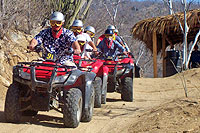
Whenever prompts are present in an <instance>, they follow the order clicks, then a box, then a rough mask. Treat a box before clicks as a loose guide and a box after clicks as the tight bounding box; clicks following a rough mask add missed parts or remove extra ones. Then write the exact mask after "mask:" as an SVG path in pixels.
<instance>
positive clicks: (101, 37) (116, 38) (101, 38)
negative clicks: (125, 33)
mask: <svg viewBox="0 0 200 133" xmlns="http://www.w3.org/2000/svg"><path fill="white" fill-rule="evenodd" d="M107 30H112V31H113V32H114V30H115V26H113V25H109V26H108V27H107ZM104 38H105V35H104V34H103V35H101V36H100V37H99V38H98V40H97V45H98V44H99V43H100V42H101V41H102V40H103V39H104ZM113 40H116V41H118V42H119V43H120V44H121V45H122V46H123V47H124V48H125V45H124V43H123V42H122V40H121V39H120V37H118V36H116V35H115V34H113Z"/></svg>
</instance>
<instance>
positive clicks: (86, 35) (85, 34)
mask: <svg viewBox="0 0 200 133" xmlns="http://www.w3.org/2000/svg"><path fill="white" fill-rule="evenodd" d="M81 35H84V36H85V38H86V41H87V42H90V41H92V39H91V38H90V36H89V35H88V34H87V33H82V34H81Z"/></svg>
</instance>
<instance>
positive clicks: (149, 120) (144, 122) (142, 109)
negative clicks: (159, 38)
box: [0, 69, 200, 133]
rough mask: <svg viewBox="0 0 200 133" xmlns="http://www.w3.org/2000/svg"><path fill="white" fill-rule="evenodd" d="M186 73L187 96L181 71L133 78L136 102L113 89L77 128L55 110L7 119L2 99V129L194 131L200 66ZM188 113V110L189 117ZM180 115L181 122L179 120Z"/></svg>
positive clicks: (0, 126) (3, 130)
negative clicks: (16, 120) (18, 120)
mask: <svg viewBox="0 0 200 133" xmlns="http://www.w3.org/2000/svg"><path fill="white" fill-rule="evenodd" d="M185 77H186V82H187V88H188V96H189V98H188V99H186V98H185V95H184V90H183V87H182V83H181V80H180V78H179V76H178V75H175V76H173V77H170V78H157V79H153V78H140V79H134V97H135V101H134V102H124V101H121V99H120V94H118V93H110V94H108V98H107V104H106V105H103V106H102V108H100V109H95V110H94V116H93V119H92V121H91V122H89V123H80V125H79V127H78V128H76V129H70V128H64V126H63V123H62V115H61V114H59V113H57V112H55V111H50V112H40V113H39V115H38V116H36V117H32V118H30V117H24V118H23V119H22V122H21V123H20V124H11V123H6V122H5V120H4V114H3V110H4V109H3V108H4V99H1V100H0V132H6V133H7V132H28V133H31V132H49V133H52V132H58V133H59V132H72V133H73V132H74V133H76V132H77V133H80V132H81V133H84V132H87V133H94V132H97V133H102V132H106V133H108V132H115V133H116V132H147V131H148V132H175V131H180V132H183V131H191V132H195V131H198V130H199V129H200V127H198V126H199V125H198V123H200V119H199V118H196V116H198V115H199V114H200V111H199V109H200V106H199V102H200V100H199V99H200V90H199V89H200V84H199V81H200V69H193V70H190V71H187V72H185ZM4 97H5V96H4ZM190 104H191V106H190ZM170 109H171V110H170ZM181 109H182V110H181ZM184 109H186V110H184ZM166 111H167V112H168V113H169V114H167V113H165V112H166ZM158 114H160V115H158ZM185 114H186V115H187V114H188V115H187V119H186V118H185V117H186V116H185ZM176 116H180V118H179V117H177V118H176ZM188 118H190V119H188ZM195 118H196V119H195ZM180 119H181V120H182V121H180V122H181V123H180V122H178V121H179V120H180ZM169 120H170V122H169ZM191 122H193V123H194V124H192V125H191V124H190V125H189V126H190V128H188V127H187V126H185V124H187V125H188V123H191ZM173 123H175V124H173ZM168 127H170V128H168Z"/></svg>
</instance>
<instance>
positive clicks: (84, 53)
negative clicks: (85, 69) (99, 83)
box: [76, 34, 93, 59]
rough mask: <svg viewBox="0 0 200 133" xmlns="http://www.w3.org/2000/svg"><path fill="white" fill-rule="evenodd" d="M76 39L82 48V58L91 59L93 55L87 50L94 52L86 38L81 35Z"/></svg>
mask: <svg viewBox="0 0 200 133" xmlns="http://www.w3.org/2000/svg"><path fill="white" fill-rule="evenodd" d="M76 38H77V41H78V43H79V45H80V48H81V58H84V59H88V58H89V59H90V58H91V54H92V53H91V52H90V51H86V50H93V48H92V47H91V46H90V45H89V44H88V43H87V41H86V38H85V36H84V35H81V34H80V35H77V36H76Z"/></svg>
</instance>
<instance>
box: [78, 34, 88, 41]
mask: <svg viewBox="0 0 200 133" xmlns="http://www.w3.org/2000/svg"><path fill="white" fill-rule="evenodd" d="M76 40H77V41H83V42H86V38H85V36H84V35H82V34H79V35H77V36H76Z"/></svg>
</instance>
